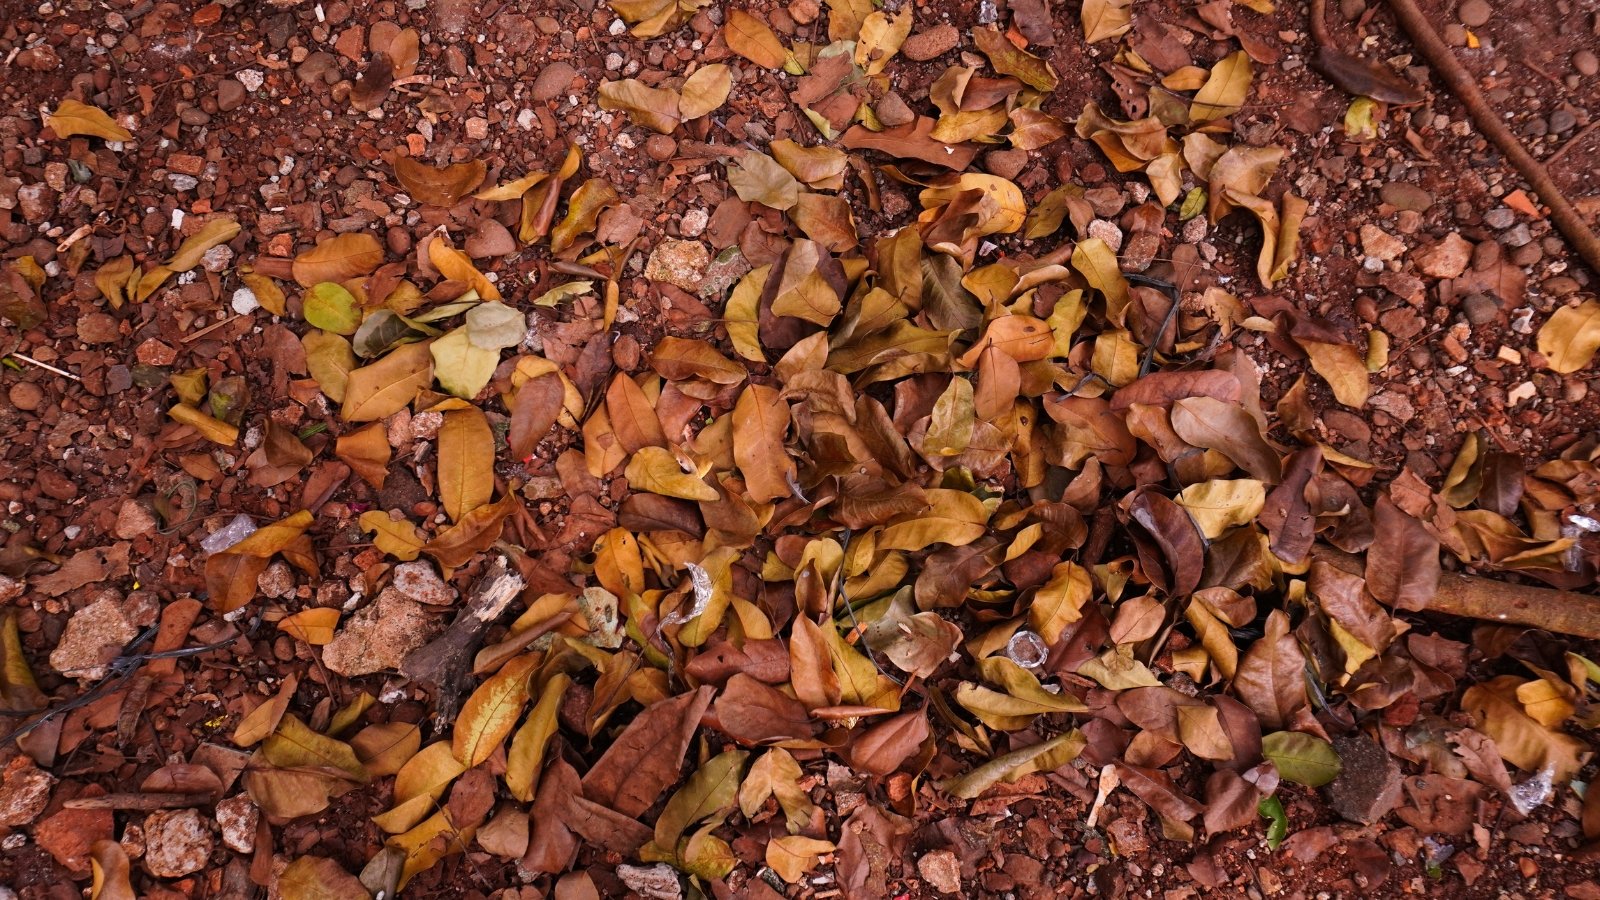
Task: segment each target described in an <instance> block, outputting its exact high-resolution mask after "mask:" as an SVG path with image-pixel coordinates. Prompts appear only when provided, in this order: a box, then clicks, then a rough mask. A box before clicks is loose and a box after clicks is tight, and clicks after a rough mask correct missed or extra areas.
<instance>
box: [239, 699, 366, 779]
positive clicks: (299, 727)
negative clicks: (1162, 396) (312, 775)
mask: <svg viewBox="0 0 1600 900" xmlns="http://www.w3.org/2000/svg"><path fill="white" fill-rule="evenodd" d="M261 755H262V757H263V758H265V759H266V761H267V762H270V763H272V764H273V765H274V766H277V767H278V768H280V769H297V768H308V767H310V768H315V767H321V768H325V769H333V770H337V771H338V772H340V773H342V774H343V775H345V776H346V777H348V778H349V779H350V780H352V781H355V782H356V783H358V784H366V783H367V782H369V781H371V780H372V774H371V773H370V772H368V771H367V769H366V767H365V766H363V765H361V760H359V759H357V758H356V753H355V751H354V750H352V749H351V748H350V745H349V744H346V743H345V742H344V741H339V740H335V739H333V738H331V737H328V736H327V735H325V734H320V733H318V732H316V731H312V730H311V728H310V726H308V725H306V723H304V722H302V721H300V719H299V718H297V717H295V716H294V715H292V714H291V715H286V716H284V717H283V721H281V722H280V723H279V724H278V730H277V731H275V732H273V734H272V736H271V737H269V738H267V740H266V743H264V744H262V745H261Z"/></svg>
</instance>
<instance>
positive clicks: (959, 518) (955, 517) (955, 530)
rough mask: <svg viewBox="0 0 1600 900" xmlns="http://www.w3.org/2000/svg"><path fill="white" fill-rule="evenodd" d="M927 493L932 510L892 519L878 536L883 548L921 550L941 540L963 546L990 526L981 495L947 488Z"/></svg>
mask: <svg viewBox="0 0 1600 900" xmlns="http://www.w3.org/2000/svg"><path fill="white" fill-rule="evenodd" d="M926 495H927V498H928V503H929V508H928V510H927V511H926V512H922V513H917V514H915V515H912V516H905V517H901V518H899V519H897V520H896V521H895V522H893V523H891V524H890V525H889V526H888V527H887V528H885V529H884V530H883V533H882V534H881V535H879V537H878V549H879V550H921V549H923V548H924V547H927V546H929V545H930V544H940V543H942V544H949V545H950V546H952V547H961V546H965V545H966V544H970V543H972V542H973V541H975V540H977V539H978V538H980V537H982V536H983V535H984V532H985V531H987V530H988V528H987V524H986V523H987V522H988V521H989V513H988V510H986V509H984V506H983V501H981V500H979V499H978V498H977V497H974V496H973V495H971V494H969V493H967V492H965V491H955V490H949V489H947V488H932V489H930V490H928V491H927V492H926Z"/></svg>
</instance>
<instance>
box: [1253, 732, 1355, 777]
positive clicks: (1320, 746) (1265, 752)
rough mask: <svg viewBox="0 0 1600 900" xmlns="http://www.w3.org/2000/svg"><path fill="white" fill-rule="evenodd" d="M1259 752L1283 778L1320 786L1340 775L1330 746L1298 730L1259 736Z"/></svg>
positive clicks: (1337, 763)
mask: <svg viewBox="0 0 1600 900" xmlns="http://www.w3.org/2000/svg"><path fill="white" fill-rule="evenodd" d="M1261 755H1262V756H1265V757H1266V758H1267V759H1270V760H1272V762H1273V764H1274V765H1276V766H1277V767H1278V774H1279V775H1280V776H1282V777H1283V779H1284V780H1285V781H1293V782H1294V783H1296V784H1303V785H1305V786H1306V787H1322V786H1323V785H1325V784H1327V783H1328V782H1330V781H1332V780H1334V779H1335V778H1338V777H1339V769H1340V763H1339V754H1338V753H1335V752H1334V749H1333V745H1332V744H1330V743H1328V742H1327V741H1325V740H1323V739H1322V738H1319V737H1316V736H1315V735H1310V734H1306V733H1304V732H1300V731H1275V732H1273V733H1272V734H1269V735H1266V736H1265V737H1263V738H1262V739H1261Z"/></svg>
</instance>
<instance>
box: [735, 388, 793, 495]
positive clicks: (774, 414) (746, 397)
mask: <svg viewBox="0 0 1600 900" xmlns="http://www.w3.org/2000/svg"><path fill="white" fill-rule="evenodd" d="M788 430H789V404H788V403H787V402H786V401H785V400H784V399H783V397H782V395H781V394H779V393H778V391H777V389H775V388H771V387H768V386H766V385H762V384H751V385H749V386H748V387H746V388H745V389H744V392H743V393H742V394H740V395H739V401H738V403H737V404H735V405H734V408H733V458H734V461H735V462H737V463H738V465H739V471H740V472H741V473H742V474H743V475H744V481H745V489H746V490H747V491H748V492H749V495H750V499H752V500H754V501H756V502H758V503H767V502H769V501H772V500H776V499H778V498H780V497H787V496H789V495H790V493H791V488H790V487H789V484H790V482H791V481H792V480H793V479H794V476H795V471H796V469H795V463H794V460H792V459H790V458H789V454H788V452H787V451H786V450H785V449H784V445H783V438H784V434H785V433H787V432H788Z"/></svg>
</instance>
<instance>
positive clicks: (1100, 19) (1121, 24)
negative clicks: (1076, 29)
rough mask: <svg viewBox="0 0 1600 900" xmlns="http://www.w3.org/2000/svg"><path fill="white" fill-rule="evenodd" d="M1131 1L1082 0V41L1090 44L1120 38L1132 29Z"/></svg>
mask: <svg viewBox="0 0 1600 900" xmlns="http://www.w3.org/2000/svg"><path fill="white" fill-rule="evenodd" d="M1132 9H1133V0H1083V9H1082V10H1081V18H1082V19H1083V35H1084V40H1086V41H1088V42H1089V43H1091V44H1097V43H1099V42H1101V41H1105V40H1110V39H1111V38H1116V37H1122V36H1123V35H1124V34H1127V33H1128V30H1129V29H1130V28H1132V27H1133V11H1132Z"/></svg>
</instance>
